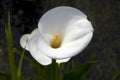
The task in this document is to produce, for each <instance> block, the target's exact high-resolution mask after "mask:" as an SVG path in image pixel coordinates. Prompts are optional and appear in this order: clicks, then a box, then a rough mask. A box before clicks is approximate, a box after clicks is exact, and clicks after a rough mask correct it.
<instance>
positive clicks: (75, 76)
mask: <svg viewBox="0 0 120 80" xmlns="http://www.w3.org/2000/svg"><path fill="white" fill-rule="evenodd" d="M92 60H93V56H91V57H90V59H89V60H88V61H87V62H85V63H83V64H81V65H80V66H79V68H77V69H75V70H73V71H71V72H68V73H66V74H65V75H64V78H63V80H84V79H85V77H87V76H86V73H87V72H88V70H89V69H90V67H91V66H92V64H93V62H92Z"/></svg>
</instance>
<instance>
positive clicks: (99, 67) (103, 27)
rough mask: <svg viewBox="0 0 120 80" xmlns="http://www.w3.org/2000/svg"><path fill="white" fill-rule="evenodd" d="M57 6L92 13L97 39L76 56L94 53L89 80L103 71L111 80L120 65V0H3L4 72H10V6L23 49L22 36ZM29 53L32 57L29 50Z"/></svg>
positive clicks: (0, 46)
mask: <svg viewBox="0 0 120 80" xmlns="http://www.w3.org/2000/svg"><path fill="white" fill-rule="evenodd" d="M57 6H71V7H75V8H77V9H80V10H81V11H83V12H84V13H85V14H86V15H87V16H88V19H89V20H90V21H91V23H92V25H93V27H94V36H93V39H92V41H91V43H90V44H89V45H88V46H87V48H86V49H85V50H84V51H83V52H82V53H81V54H79V55H78V56H75V57H74V58H73V59H74V60H75V61H76V63H75V64H76V65H78V64H80V63H83V62H85V61H86V60H87V59H88V57H89V56H90V55H91V54H94V55H95V61H97V62H96V63H94V64H93V66H92V68H91V69H90V71H89V74H88V79H87V80H90V78H92V80H95V79H96V77H97V76H98V75H100V74H101V75H102V77H103V78H104V80H107V78H108V77H110V76H111V75H112V74H113V73H114V72H115V71H116V70H118V69H120V61H119V60H120V49H119V48H120V0H0V72H6V73H10V69H9V63H8V62H9V61H8V55H7V46H6V40H5V32H4V28H5V24H6V23H7V14H8V10H9V9H10V12H11V27H12V33H13V41H14V47H17V48H19V49H21V47H20V44H19V39H20V37H21V36H22V35H23V34H25V33H30V32H31V31H32V30H33V29H35V28H37V24H38V21H39V19H40V17H41V16H42V15H43V14H44V13H45V12H46V11H48V10H49V9H51V8H54V7H57ZM26 55H28V56H29V57H31V56H30V54H29V52H26ZM31 59H33V58H32V57H31ZM33 60H34V59H33ZM18 61H19V57H17V58H16V63H17V62H18ZM23 64H24V65H23V71H22V73H23V76H31V77H32V76H33V77H34V75H33V74H35V73H34V69H33V67H32V66H31V64H29V63H28V62H26V61H24V62H23ZM118 80H120V78H119V77H118Z"/></svg>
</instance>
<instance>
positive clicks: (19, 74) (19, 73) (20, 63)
mask: <svg viewBox="0 0 120 80" xmlns="http://www.w3.org/2000/svg"><path fill="white" fill-rule="evenodd" d="M24 52H25V50H24V51H23V52H22V55H21V58H20V62H19V65H18V70H17V76H18V78H20V76H21V69H22V62H23V58H24Z"/></svg>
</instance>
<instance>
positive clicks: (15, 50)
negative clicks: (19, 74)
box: [13, 48, 36, 65]
mask: <svg viewBox="0 0 120 80" xmlns="http://www.w3.org/2000/svg"><path fill="white" fill-rule="evenodd" d="M13 52H14V53H16V54H17V55H19V56H21V55H22V52H21V51H20V50H19V49H17V48H14V49H13ZM23 58H24V59H25V60H27V61H29V62H30V63H31V64H32V65H35V63H36V61H34V60H31V59H30V58H29V57H28V56H26V55H25V54H24V57H23Z"/></svg>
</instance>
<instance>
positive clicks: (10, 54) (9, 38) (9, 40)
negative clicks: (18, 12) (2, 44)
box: [5, 12, 18, 80]
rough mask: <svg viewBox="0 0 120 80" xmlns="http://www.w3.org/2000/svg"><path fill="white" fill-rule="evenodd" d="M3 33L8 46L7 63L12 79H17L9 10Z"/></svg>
mask: <svg viewBox="0 0 120 80" xmlns="http://www.w3.org/2000/svg"><path fill="white" fill-rule="evenodd" d="M5 33H6V40H7V46H8V57H9V65H10V69H11V76H12V80H18V78H17V75H16V72H17V71H16V67H15V62H14V53H13V43H12V32H11V26H10V12H9V13H8V24H7V27H5Z"/></svg>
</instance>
